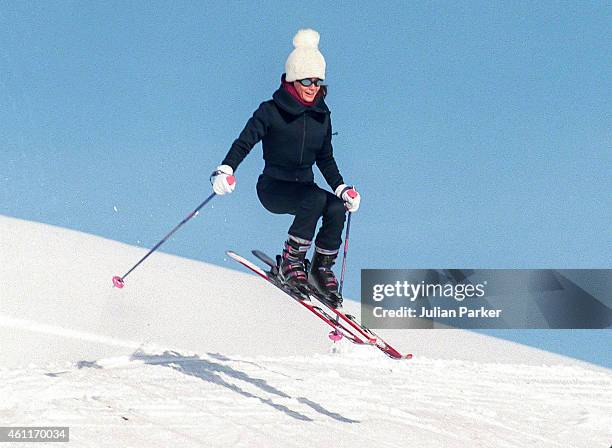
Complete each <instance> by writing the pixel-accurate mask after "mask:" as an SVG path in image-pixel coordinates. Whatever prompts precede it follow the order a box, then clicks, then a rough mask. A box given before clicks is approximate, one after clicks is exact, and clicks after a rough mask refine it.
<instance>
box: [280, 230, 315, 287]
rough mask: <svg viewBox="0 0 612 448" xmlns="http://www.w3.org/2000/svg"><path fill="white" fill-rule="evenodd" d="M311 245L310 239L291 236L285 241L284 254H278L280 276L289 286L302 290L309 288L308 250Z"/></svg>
mask: <svg viewBox="0 0 612 448" xmlns="http://www.w3.org/2000/svg"><path fill="white" fill-rule="evenodd" d="M309 247H310V241H306V240H302V239H297V238H294V237H292V236H289V238H287V241H285V247H284V248H283V254H282V255H278V256H277V262H278V263H277V264H278V277H279V278H280V280H281V281H282V282H283V283H284V284H285V285H287V286H288V287H289V288H291V289H294V290H297V291H300V292H304V291H306V290H307V288H308V274H307V273H306V262H307V260H306V252H308V248H309Z"/></svg>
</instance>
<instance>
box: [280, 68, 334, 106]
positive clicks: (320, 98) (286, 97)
mask: <svg viewBox="0 0 612 448" xmlns="http://www.w3.org/2000/svg"><path fill="white" fill-rule="evenodd" d="M283 82H285V74H283V76H282V77H281V85H280V87H279V88H278V89H277V90H276V92H274V94H273V95H272V99H273V100H274V102H275V103H276V105H277V106H279V107H280V108H281V109H283V110H284V111H286V112H288V113H290V114H291V115H301V114H303V113H304V112H306V111H312V112H316V113H319V114H328V113H329V108H328V107H327V104H325V91H324V90H323V89H325V88H324V87H323V88H322V89H321V91H320V92H319V94H318V95H317V97H316V98H315V100H314V101H313V103H312V106H305V105H303V104H302V103H300V102H299V101H298V100H297V99H295V98H294V97H293V95H291V94H290V93H289V92H288V91H287V90H286V89H285V88H284V87H283ZM321 92H323V93H321Z"/></svg>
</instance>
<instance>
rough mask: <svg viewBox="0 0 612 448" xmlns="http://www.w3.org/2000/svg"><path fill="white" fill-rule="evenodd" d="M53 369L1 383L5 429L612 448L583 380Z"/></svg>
mask: <svg viewBox="0 0 612 448" xmlns="http://www.w3.org/2000/svg"><path fill="white" fill-rule="evenodd" d="M351 349H352V347H351ZM374 361H376V362H374ZM50 367H52V366H49V367H48V368H45V369H43V368H34V369H25V370H23V369H18V370H6V371H1V372H0V381H1V384H2V386H0V395H1V396H2V397H3V400H2V403H1V404H0V418H1V419H2V421H3V424H6V425H36V424H39V423H40V422H41V421H44V422H45V424H46V425H58V426H60V425H61V426H70V428H71V439H72V440H71V443H72V444H73V445H75V446H84V447H89V446H92V447H93V446H95V447H107V446H108V447H113V446H117V440H122V441H125V445H124V444H123V443H122V444H121V446H144V445H146V446H151V447H158V446H159V447H164V446H168V443H169V442H170V441H172V443H176V444H177V446H237V447H241V446H243V447H250V446H306V445H307V446H327V445H329V444H330V443H332V440H333V444H334V445H335V446H338V447H355V446H381V447H396V446H405V444H406V442H412V443H417V442H418V443H417V445H418V446H427V447H464V446H476V447H493V446H496V447H497V446H504V447H526V446H534V447H536V446H537V447H567V446H572V447H585V448H587V447H589V448H590V447H593V446H606V441H609V440H611V439H610V438H609V437H610V435H612V434H611V433H610V416H611V415H612V405H611V404H610V403H612V379H611V378H610V375H607V374H606V373H605V372H593V371H588V370H586V369H583V368H582V367H576V366H569V367H559V366H557V367H554V368H553V367H540V368H536V367H533V366H530V367H529V368H528V369H527V368H525V366H520V365H509V364H486V363H474V362H467V361H451V362H449V361H444V362H442V361H439V360H435V359H423V358H419V359H415V360H412V361H407V362H399V363H398V362H396V361H392V360H386V359H385V360H383V361H381V360H380V359H379V358H378V357H377V356H373V354H372V353H369V352H365V351H363V350H354V349H353V350H348V352H346V351H345V352H343V353H333V354H332V353H330V354H320V355H315V356H308V357H307V356H291V357H263V356H262V357H255V358H246V357H237V356H233V357H226V356H224V355H220V354H215V353H209V354H205V355H202V356H198V355H193V354H181V353H178V352H175V351H170V350H168V351H165V352H157V353H155V352H146V351H137V352H135V353H134V354H133V355H132V356H131V357H123V358H111V359H101V360H98V361H85V360H84V361H82V362H80V363H77V364H75V365H72V366H70V367H69V368H67V369H66V368H64V369H62V368H61V366H57V370H55V371H53V370H52V369H50ZM474 377H478V378H479V381H478V382H475V381H468V379H473V378H474ZM332 435H333V436H332ZM332 437H333V438H332ZM419 444H420V445H419Z"/></svg>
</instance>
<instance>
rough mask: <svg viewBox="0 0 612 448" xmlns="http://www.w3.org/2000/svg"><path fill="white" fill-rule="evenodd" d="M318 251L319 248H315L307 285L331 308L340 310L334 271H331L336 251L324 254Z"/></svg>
mask: <svg viewBox="0 0 612 448" xmlns="http://www.w3.org/2000/svg"><path fill="white" fill-rule="evenodd" d="M319 251H320V249H319V248H315V255H314V257H313V258H312V264H311V265H310V276H309V283H310V284H311V285H312V286H313V287H314V288H315V289H316V290H317V291H319V293H321V295H322V296H323V298H324V299H325V301H326V302H327V303H329V305H330V306H331V307H333V308H341V307H342V297H341V296H340V293H339V292H338V280H337V279H336V276H335V275H334V271H332V270H331V268H332V266H333V265H334V263H335V262H336V257H337V256H338V251H335V252H332V251H325V253H322V252H319Z"/></svg>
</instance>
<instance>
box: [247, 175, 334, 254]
mask: <svg viewBox="0 0 612 448" xmlns="http://www.w3.org/2000/svg"><path fill="white" fill-rule="evenodd" d="M257 197H258V198H259V201H260V202H261V204H262V205H263V206H264V207H265V208H266V210H268V211H270V212H272V213H276V214H289V215H293V216H295V219H294V220H293V224H292V225H291V227H290V228H289V235H292V236H295V237H298V238H301V239H304V240H308V241H312V239H313V237H314V234H315V230H316V227H317V223H318V221H319V218H321V217H323V223H322V224H321V228H320V229H319V233H317V238H316V240H315V245H316V246H317V247H319V248H321V249H325V250H338V249H339V248H340V245H341V244H342V229H343V228H344V220H345V218H346V211H345V209H344V202H343V201H342V200H341V199H339V198H338V197H336V196H335V195H334V194H333V193H331V192H329V191H326V190H323V189H322V188H320V187H319V186H318V185H317V184H315V183H314V182H309V183H302V182H288V181H284V180H278V179H274V178H272V177H270V176H267V175H265V174H262V175H261V176H259V179H258V180H257Z"/></svg>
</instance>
